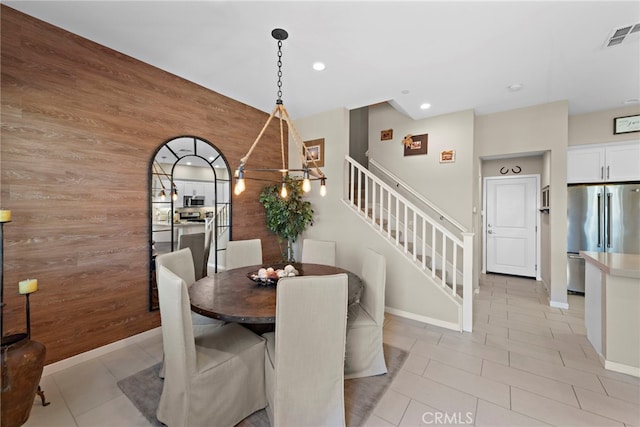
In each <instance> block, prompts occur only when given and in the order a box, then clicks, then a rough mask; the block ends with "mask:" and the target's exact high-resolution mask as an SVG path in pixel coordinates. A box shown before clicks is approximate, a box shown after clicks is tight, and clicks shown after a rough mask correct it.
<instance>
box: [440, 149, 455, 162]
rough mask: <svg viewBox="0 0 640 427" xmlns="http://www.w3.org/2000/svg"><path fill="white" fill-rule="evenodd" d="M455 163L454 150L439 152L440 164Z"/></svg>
mask: <svg viewBox="0 0 640 427" xmlns="http://www.w3.org/2000/svg"><path fill="white" fill-rule="evenodd" d="M455 161H456V150H445V151H441V152H440V163H453V162H455Z"/></svg>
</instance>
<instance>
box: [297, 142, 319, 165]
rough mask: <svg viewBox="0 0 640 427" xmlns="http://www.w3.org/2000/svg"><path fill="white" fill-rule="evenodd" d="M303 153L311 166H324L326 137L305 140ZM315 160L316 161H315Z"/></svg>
mask: <svg viewBox="0 0 640 427" xmlns="http://www.w3.org/2000/svg"><path fill="white" fill-rule="evenodd" d="M302 155H303V156H304V158H305V159H306V160H307V163H308V164H309V167H314V166H317V167H319V168H321V167H323V166H324V138H320V139H314V140H312V141H304V147H303V152H302ZM314 161H315V163H314Z"/></svg>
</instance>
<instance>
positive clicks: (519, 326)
mask: <svg viewBox="0 0 640 427" xmlns="http://www.w3.org/2000/svg"><path fill="white" fill-rule="evenodd" d="M489 323H490V324H494V325H499V326H503V327H505V328H509V329H510V330H511V329H514V330H519V331H523V332H529V333H531V334H536V335H542V336H545V337H553V333H552V331H551V329H550V328H548V327H547V326H545V325H538V324H534V323H530V322H519V321H516V320H513V319H499V318H493V317H489ZM564 332H565V333H571V331H564Z"/></svg>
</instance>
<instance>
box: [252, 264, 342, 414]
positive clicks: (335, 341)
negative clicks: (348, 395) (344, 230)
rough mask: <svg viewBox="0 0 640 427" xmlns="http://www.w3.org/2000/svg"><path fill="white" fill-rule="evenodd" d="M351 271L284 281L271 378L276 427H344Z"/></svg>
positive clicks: (268, 358)
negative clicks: (349, 279)
mask: <svg viewBox="0 0 640 427" xmlns="http://www.w3.org/2000/svg"><path fill="white" fill-rule="evenodd" d="M347 289H348V285H347V275H346V274H336V275H329V276H298V277H288V278H283V279H280V281H279V282H278V292H277V296H276V329H275V332H269V333H266V334H264V335H263V336H264V337H265V338H266V339H267V352H266V354H265V361H264V364H265V381H266V384H265V385H266V395H267V401H268V406H267V415H268V416H269V421H270V422H271V425H272V426H344V425H345V410H344V351H345V331H346V317H347V312H346V310H347V293H348V290H347Z"/></svg>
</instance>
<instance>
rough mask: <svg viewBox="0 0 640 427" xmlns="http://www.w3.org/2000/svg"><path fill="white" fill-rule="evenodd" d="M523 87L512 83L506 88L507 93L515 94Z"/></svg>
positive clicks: (520, 84)
mask: <svg viewBox="0 0 640 427" xmlns="http://www.w3.org/2000/svg"><path fill="white" fill-rule="evenodd" d="M523 87H524V85H523V84H522V83H514V84H512V85H509V86H507V89H508V90H509V92H517V91H519V90H521V89H522V88H523Z"/></svg>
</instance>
